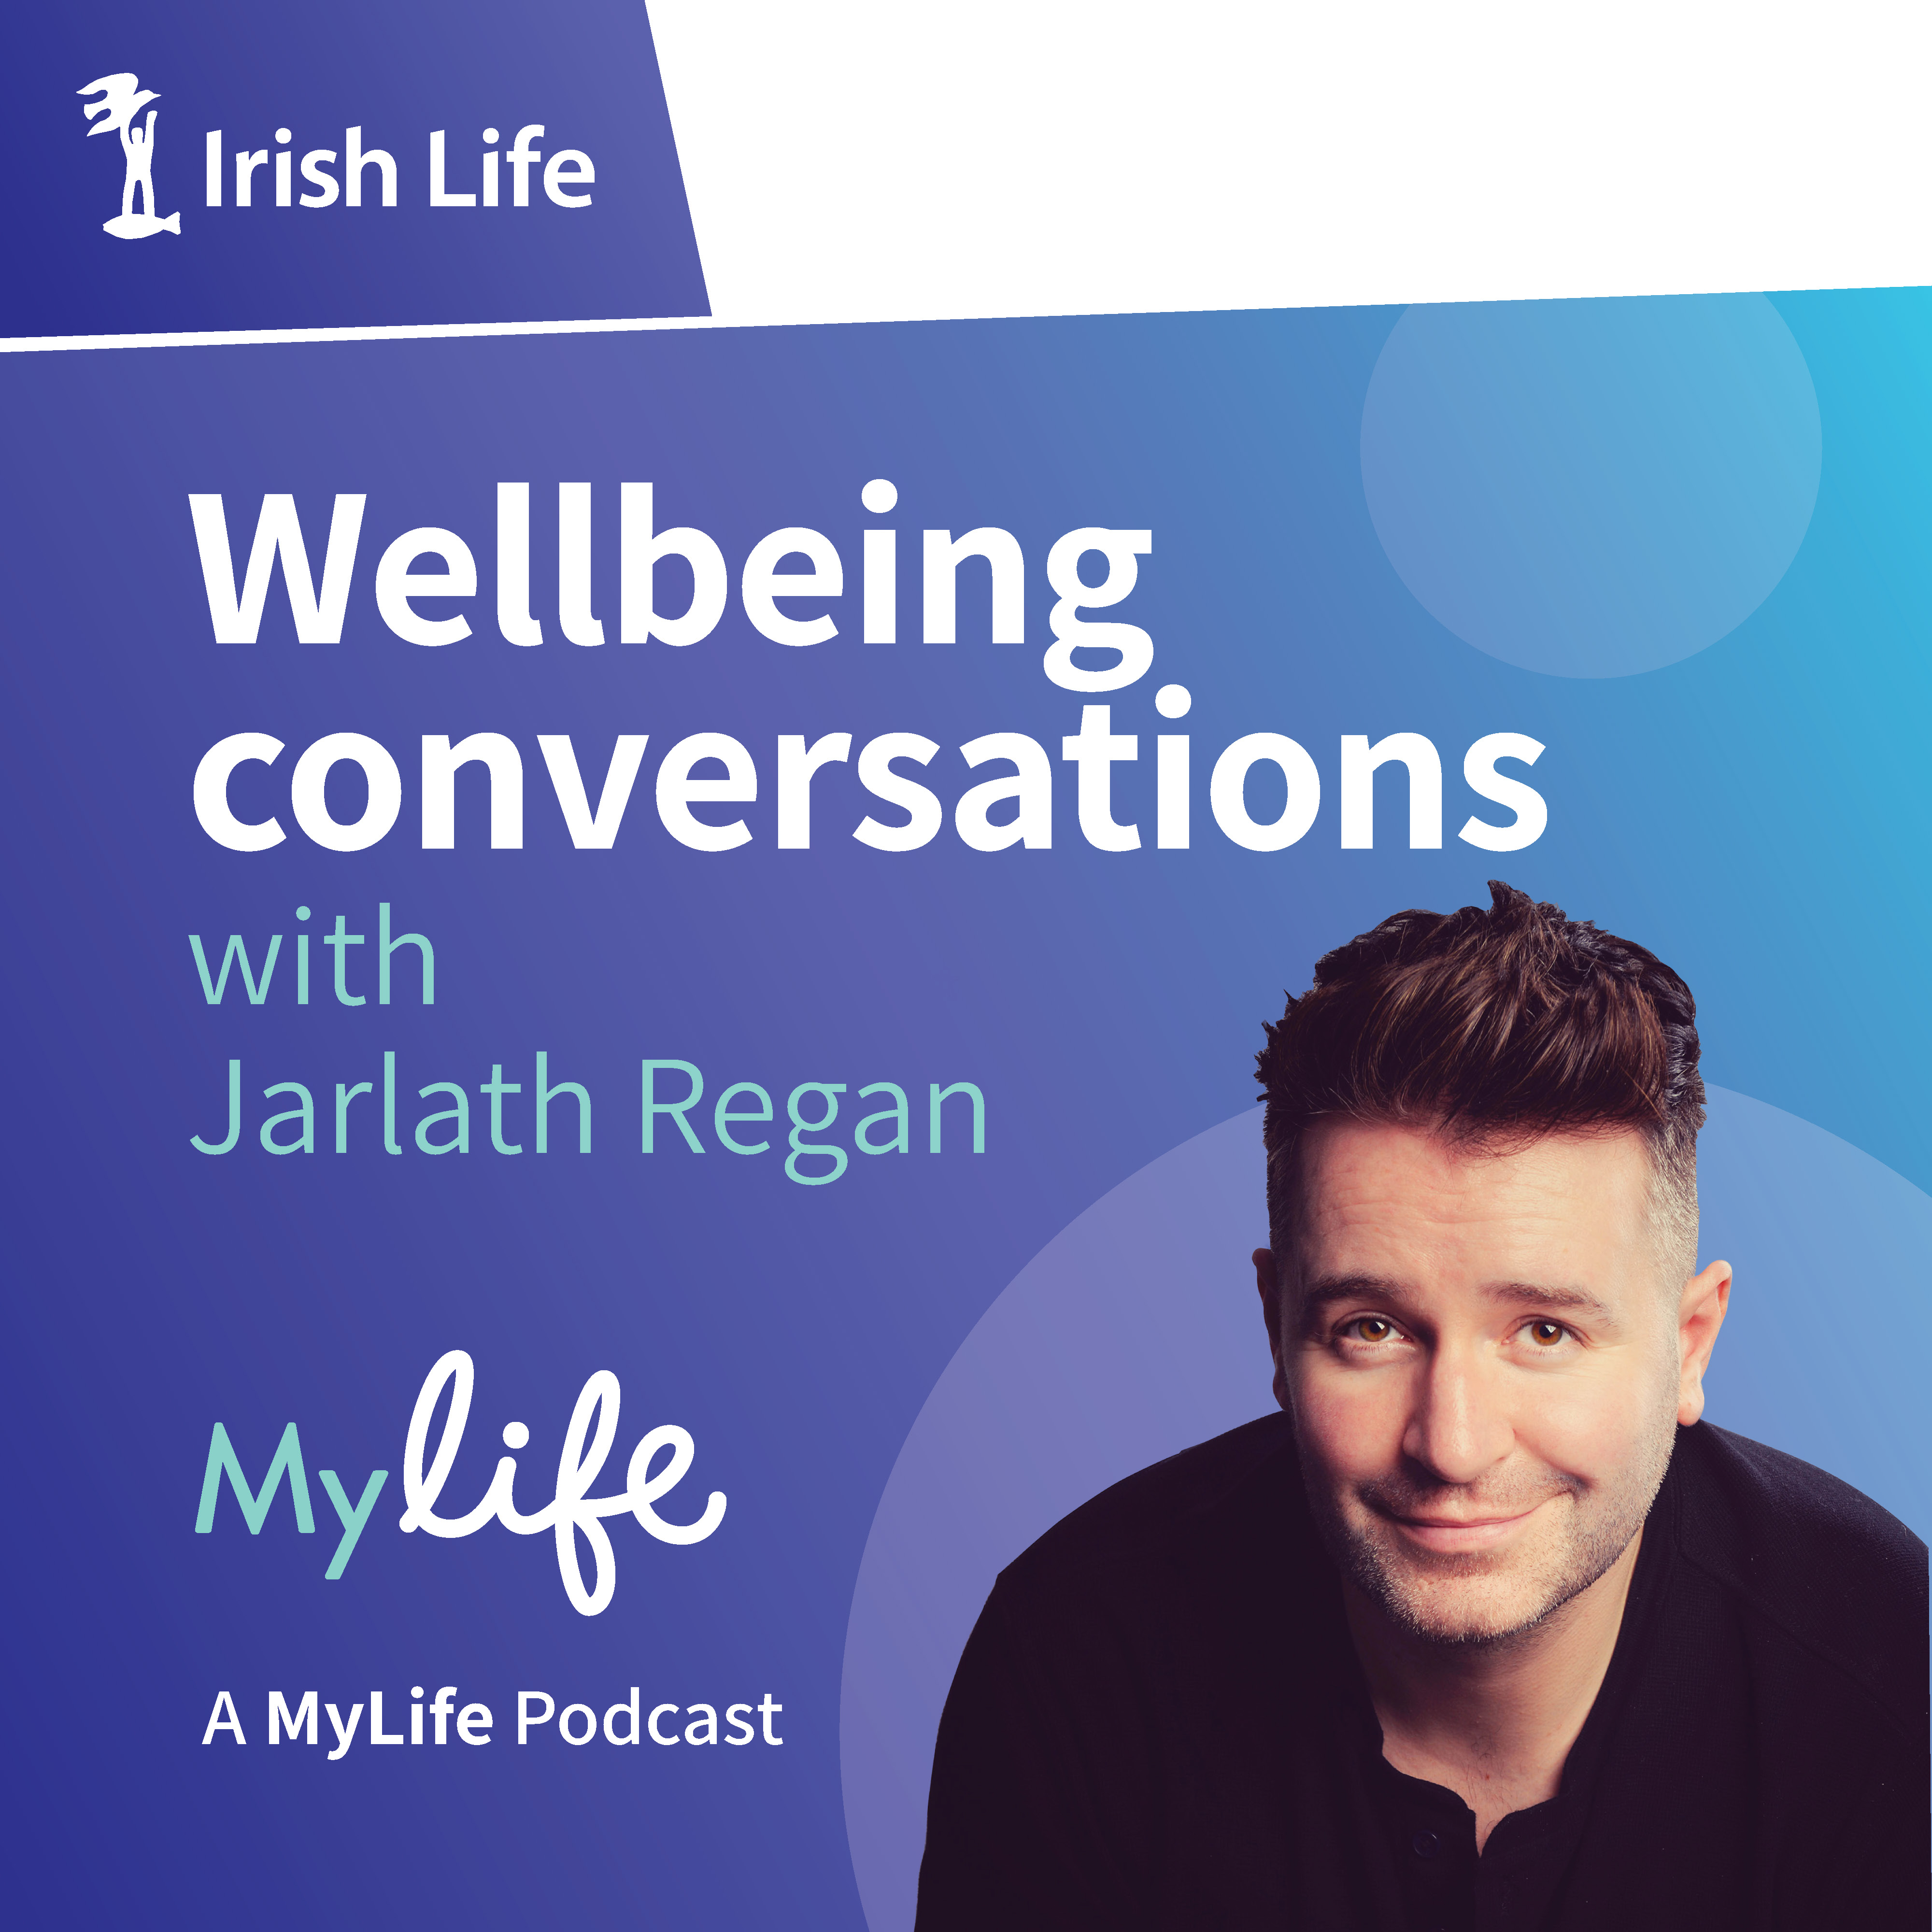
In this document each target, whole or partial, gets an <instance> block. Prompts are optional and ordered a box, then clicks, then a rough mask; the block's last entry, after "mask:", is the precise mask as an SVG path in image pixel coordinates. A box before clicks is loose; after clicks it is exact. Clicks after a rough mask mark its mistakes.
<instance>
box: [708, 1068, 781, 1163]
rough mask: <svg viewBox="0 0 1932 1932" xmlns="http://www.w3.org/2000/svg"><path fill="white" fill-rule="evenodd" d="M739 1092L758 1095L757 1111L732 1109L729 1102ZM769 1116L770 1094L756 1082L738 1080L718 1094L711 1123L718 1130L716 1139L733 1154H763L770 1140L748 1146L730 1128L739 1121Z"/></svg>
mask: <svg viewBox="0 0 1932 1932" xmlns="http://www.w3.org/2000/svg"><path fill="white" fill-rule="evenodd" d="M739 1094H756V1095H757V1097H758V1111H757V1112H754V1113H739V1112H736V1111H734V1110H733V1107H732V1105H731V1103H732V1102H733V1100H736V1098H737V1097H738V1096H739ZM771 1117H772V1097H771V1096H770V1095H769V1094H767V1093H766V1091H765V1090H764V1089H763V1088H762V1087H760V1085H758V1084H757V1082H755V1081H753V1080H740V1081H739V1082H738V1083H737V1084H736V1085H735V1086H731V1087H727V1088H725V1090H724V1092H723V1093H721V1094H719V1095H718V1105H717V1106H716V1107H715V1109H713V1110H712V1115H711V1124H712V1126H713V1127H715V1128H716V1130H718V1139H719V1140H720V1141H721V1142H723V1143H724V1145H725V1146H726V1147H727V1148H730V1151H732V1152H733V1154H763V1153H764V1152H765V1151H766V1149H767V1148H769V1147H770V1145H771V1142H769V1141H760V1142H758V1143H757V1145H755V1146H752V1147H748V1146H746V1145H745V1143H744V1142H742V1141H741V1140H739V1139H736V1138H735V1137H734V1136H733V1134H732V1132H731V1130H732V1128H733V1126H734V1125H736V1124H739V1123H740V1122H745V1121H769V1119H770V1118H771Z"/></svg>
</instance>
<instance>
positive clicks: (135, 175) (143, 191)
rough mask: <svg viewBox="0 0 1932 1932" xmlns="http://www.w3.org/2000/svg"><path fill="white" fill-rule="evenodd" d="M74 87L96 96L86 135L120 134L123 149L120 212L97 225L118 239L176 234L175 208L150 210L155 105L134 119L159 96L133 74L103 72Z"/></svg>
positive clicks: (178, 228)
mask: <svg viewBox="0 0 1932 1932" xmlns="http://www.w3.org/2000/svg"><path fill="white" fill-rule="evenodd" d="M74 91H75V92H76V93H77V94H79V95H81V96H82V97H83V98H85V97H86V96H87V95H90V94H98V95H100V96H101V98H100V99H99V100H98V101H95V103H94V104H92V106H91V107H89V108H88V109H87V110H86V114H87V118H89V120H90V121H92V122H93V123H94V125H93V126H92V127H90V128H89V129H88V130H87V131H88V133H89V134H90V135H93V134H107V133H116V134H118V135H119V136H121V154H122V157H124V160H125V161H126V163H127V173H126V176H125V178H124V179H123V181H122V182H121V212H120V213H119V214H117V215H115V217H114V218H113V220H111V221H104V222H103V223H101V226H102V227H103V228H104V229H106V230H107V233H109V234H110V235H112V236H113V237H114V238H115V240H116V241H119V242H143V241H145V240H146V239H147V238H148V236H150V235H159V234H160V233H162V232H163V230H165V231H166V233H169V234H170V235H178V234H179V233H181V215H180V214H179V212H178V211H177V212H176V213H175V214H170V215H168V216H166V217H165V218H163V217H159V216H157V215H156V214H155V213H154V119H155V116H156V114H157V112H158V110H157V109H154V108H152V107H148V118H147V119H146V120H145V121H143V122H142V124H141V125H140V126H139V127H136V125H135V124H134V117H135V115H136V114H138V113H140V111H141V110H142V108H143V107H147V104H148V102H149V101H158V100H160V98H161V97H160V95H158V94H156V93H154V92H153V91H152V90H151V89H148V88H145V87H143V86H142V85H141V83H140V82H139V80H137V79H136V77H134V76H133V74H103V75H102V76H101V78H100V79H99V80H90V81H89V83H87V85H86V86H85V87H82V88H77V89H75V90H74ZM136 195H138V196H139V198H140V202H141V211H140V213H139V214H136V213H135V212H134V201H135V197H136Z"/></svg>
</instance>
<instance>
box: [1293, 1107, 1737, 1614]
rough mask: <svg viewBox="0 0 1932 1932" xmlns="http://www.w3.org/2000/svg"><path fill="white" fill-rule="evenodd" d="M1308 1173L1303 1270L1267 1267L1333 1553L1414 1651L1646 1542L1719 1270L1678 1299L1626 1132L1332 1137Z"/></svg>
mask: <svg viewBox="0 0 1932 1932" xmlns="http://www.w3.org/2000/svg"><path fill="white" fill-rule="evenodd" d="M1301 1160H1302V1163H1303V1170H1302V1172H1303V1188H1302V1193H1301V1215H1300V1223H1299V1226H1298V1229H1297V1238H1296V1241H1295V1252H1294V1253H1292V1255H1290V1256H1286V1257H1283V1258H1282V1261H1283V1265H1282V1266H1281V1267H1280V1268H1279V1270H1277V1269H1276V1268H1273V1267H1271V1266H1263V1265H1262V1264H1263V1263H1265V1262H1267V1260H1268V1256H1267V1255H1266V1251H1265V1250H1264V1251H1263V1253H1262V1254H1260V1255H1258V1256H1256V1262H1257V1265H1258V1268H1259V1272H1260V1274H1261V1277H1262V1298H1263V1300H1264V1302H1265V1303H1267V1304H1269V1320H1270V1329H1271V1334H1272V1336H1273V1337H1274V1347H1275V1360H1276V1381H1275V1387H1276V1393H1277V1396H1278V1397H1280V1400H1281V1402H1282V1403H1283V1406H1284V1407H1285V1408H1286V1409H1288V1410H1289V1412H1290V1413H1291V1414H1292V1416H1293V1417H1294V1419H1295V1433H1296V1436H1297V1439H1298V1442H1299V1443H1300V1445H1301V1457H1302V1463H1303V1469H1304V1478H1305V1481H1306V1482H1307V1487H1308V1490H1309V1495H1310V1500H1311V1502H1313V1505H1314V1508H1315V1510H1316V1515H1317V1517H1318V1519H1319V1520H1320V1521H1321V1522H1322V1525H1323V1529H1324V1533H1325V1535H1326V1537H1327V1538H1328V1542H1329V1544H1330V1547H1331V1550H1333V1552H1334V1554H1335V1556H1336V1557H1337V1560H1338V1562H1340V1565H1341V1566H1342V1568H1343V1571H1344V1572H1345V1574H1346V1575H1347V1576H1348V1577H1349V1578H1350V1579H1351V1580H1352V1581H1353V1582H1354V1583H1355V1584H1356V1585H1357V1586H1358V1587H1359V1588H1360V1589H1362V1590H1363V1591H1364V1592H1365V1593H1366V1594H1367V1595H1368V1596H1369V1597H1370V1598H1371V1599H1372V1600H1373V1601H1375V1602H1376V1604H1379V1606H1380V1607H1382V1610H1384V1611H1385V1613H1387V1614H1388V1616H1389V1617H1390V1618H1391V1619H1392V1620H1393V1621H1394V1622H1395V1623H1396V1624H1397V1625H1398V1626H1400V1627H1401V1628H1404V1629H1406V1630H1407V1631H1410V1632H1412V1634H1415V1635H1416V1636H1418V1637H1424V1638H1426V1639H1429V1640H1434V1641H1436V1642H1441V1643H1469V1642H1482V1641H1486V1640H1495V1639H1496V1638H1499V1637H1505V1636H1508V1635H1510V1634H1513V1633H1514V1632H1516V1631H1520V1630H1523V1629H1526V1628H1529V1626H1531V1625H1534V1624H1535V1623H1537V1622H1539V1621H1540V1620H1541V1619H1542V1618H1544V1616H1547V1615H1548V1614H1549V1613H1550V1612H1551V1611H1552V1610H1555V1609H1556V1608H1557V1607H1559V1605H1561V1604H1565V1603H1567V1602H1568V1601H1570V1599H1571V1598H1572V1597H1574V1596H1575V1595H1577V1594H1578V1593H1579V1592H1580V1591H1582V1590H1583V1589H1587V1588H1588V1587H1589V1585H1590V1584H1592V1583H1595V1581H1596V1580H1597V1579H1598V1577H1601V1576H1602V1575H1603V1574H1604V1572H1605V1571H1607V1570H1608V1569H1609V1568H1610V1567H1611V1565H1613V1564H1614V1563H1615V1562H1616V1560H1617V1559H1618V1557H1619V1556H1621V1555H1622V1553H1623V1552H1624V1550H1625V1549H1626V1547H1628V1545H1629V1544H1630V1542H1631V1538H1633V1537H1634V1536H1635V1535H1636V1534H1637V1532H1638V1530H1639V1529H1640V1528H1641V1527H1642V1526H1643V1519H1644V1516H1645V1514H1646V1511H1648V1510H1649V1507H1650V1505H1651V1502H1652V1499H1654V1498H1655V1495H1656V1493H1657V1489H1658V1484H1660V1483H1661V1481H1663V1478H1664V1469H1665V1466H1666V1465H1667V1463H1668V1462H1669V1460H1670V1450H1671V1445H1672V1442H1673V1433H1674V1428H1675V1425H1676V1423H1677V1422H1678V1421H1679V1420H1680V1419H1681V1420H1682V1421H1685V1422H1694V1421H1696V1420H1697V1417H1698V1415H1700V1413H1701V1412H1702V1409H1703V1384H1702V1375H1703V1367H1704V1364H1705V1363H1706V1361H1708V1360H1709V1355H1710V1349H1711V1345H1712V1343H1713V1342H1714V1341H1715V1339H1716V1336H1717V1330H1718V1324H1719V1323H1720V1322H1721V1321H1722V1320H1723V1317H1724V1299H1725V1295H1726V1292H1727V1289H1728V1287H1729V1283H1730V1269H1729V1268H1728V1267H1727V1266H1726V1265H1724V1263H1722V1262H1717V1263H1714V1264H1713V1265H1712V1267H1711V1268H1709V1269H1707V1270H1706V1271H1705V1273H1704V1274H1702V1275H1700V1276H1698V1277H1696V1278H1695V1279H1694V1280H1692V1281H1691V1283H1688V1285H1682V1284H1679V1283H1674V1282H1673V1283H1670V1284H1669V1285H1668V1287H1667V1285H1666V1284H1665V1283H1664V1281H1663V1280H1661V1276H1660V1262H1659V1259H1658V1249H1657V1246H1656V1244H1655V1241H1654V1238H1653V1235H1652V1227H1651V1224H1650V1221H1649V1191H1650V1179H1651V1168H1650V1160H1649V1151H1648V1150H1647V1148H1646V1146H1645V1144H1644V1142H1643V1140H1642V1139H1640V1137H1639V1136H1637V1134H1635V1133H1615V1134H1609V1135H1592V1136H1586V1135H1577V1134H1563V1135H1552V1136H1547V1137H1546V1138H1544V1139H1542V1140H1540V1141H1538V1142H1535V1143H1533V1144H1532V1145H1530V1146H1529V1147H1526V1148H1521V1149H1520V1150H1518V1151H1514V1152H1508V1153H1500V1154H1499V1153H1492V1152H1484V1151H1481V1150H1480V1149H1475V1150H1472V1149H1469V1148H1463V1149H1460V1150H1459V1149H1457V1148H1454V1147H1453V1146H1451V1145H1450V1144H1448V1142H1445V1141H1443V1140H1442V1139H1439V1138H1438V1137H1437V1136H1435V1135H1434V1134H1433V1133H1427V1132H1425V1131H1421V1130H1417V1129H1415V1128H1410V1127H1394V1126H1379V1125H1371V1124H1364V1123H1360V1122H1354V1121H1334V1122H1328V1123H1324V1124H1322V1125H1320V1126H1319V1127H1316V1128H1315V1129H1314V1130H1312V1131H1311V1132H1310V1133H1309V1134H1308V1135H1307V1136H1306V1137H1305V1139H1304V1142H1303V1145H1302V1149H1301ZM1271 1286H1278V1293H1271ZM1680 1287H1681V1288H1682V1292H1681V1293H1680V1292H1679V1289H1680Z"/></svg>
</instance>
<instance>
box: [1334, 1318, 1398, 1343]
mask: <svg viewBox="0 0 1932 1932" xmlns="http://www.w3.org/2000/svg"><path fill="white" fill-rule="evenodd" d="M1343 1332H1344V1333H1345V1334H1350V1335H1352V1336H1354V1337H1355V1340H1357V1341H1358V1342H1387V1341H1390V1340H1393V1339H1394V1337H1395V1334H1396V1333H1397V1331H1396V1325H1395V1324H1394V1322H1391V1320H1390V1319H1388V1316H1385V1315H1358V1316H1356V1317H1355V1319H1354V1320H1353V1321H1352V1322H1350V1323H1349V1325H1348V1326H1347V1328H1346V1329H1345V1330H1344V1331H1343Z"/></svg>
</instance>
